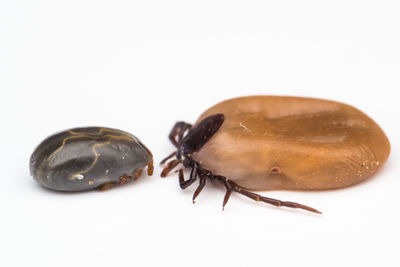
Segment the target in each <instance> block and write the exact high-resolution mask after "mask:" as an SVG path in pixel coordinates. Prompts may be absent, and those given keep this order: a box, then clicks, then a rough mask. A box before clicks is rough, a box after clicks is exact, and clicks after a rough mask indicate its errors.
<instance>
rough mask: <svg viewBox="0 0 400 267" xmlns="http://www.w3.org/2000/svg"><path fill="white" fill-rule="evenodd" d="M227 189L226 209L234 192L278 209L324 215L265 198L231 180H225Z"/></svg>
mask: <svg viewBox="0 0 400 267" xmlns="http://www.w3.org/2000/svg"><path fill="white" fill-rule="evenodd" d="M223 183H224V185H225V188H226V195H225V198H224V203H223V207H225V205H226V203H227V202H228V199H229V197H230V194H231V192H232V191H234V192H237V193H239V194H242V195H244V196H246V197H248V198H251V199H253V200H255V201H262V202H265V203H268V204H271V205H274V206H277V207H288V208H298V209H303V210H307V211H311V212H315V213H322V212H320V211H318V210H316V209H313V208H311V207H308V206H305V205H302V204H299V203H296V202H290V201H281V200H278V199H273V198H269V197H263V196H261V195H258V194H256V193H253V192H250V191H248V190H246V189H244V188H243V187H241V186H239V185H237V184H236V183H234V182H232V181H229V180H225V181H224V182H223Z"/></svg>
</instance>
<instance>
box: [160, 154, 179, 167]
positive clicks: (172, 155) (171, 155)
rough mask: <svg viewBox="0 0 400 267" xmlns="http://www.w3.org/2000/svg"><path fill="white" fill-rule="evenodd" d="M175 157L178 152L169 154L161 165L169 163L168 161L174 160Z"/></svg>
mask: <svg viewBox="0 0 400 267" xmlns="http://www.w3.org/2000/svg"><path fill="white" fill-rule="evenodd" d="M175 155H176V151H175V152H172V153H171V154H169V155H168V156H167V157H166V158H165V159H163V160H162V161H161V162H160V165H163V164H164V163H165V162H167V160H169V159H171V158H173V157H174V156H175Z"/></svg>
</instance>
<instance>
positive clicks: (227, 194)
mask: <svg viewBox="0 0 400 267" xmlns="http://www.w3.org/2000/svg"><path fill="white" fill-rule="evenodd" d="M224 186H225V188H226V193H225V197H224V202H223V203H222V210H224V209H225V205H226V203H228V200H229V198H230V196H231V193H232V185H231V184H230V183H227V182H226V181H224Z"/></svg>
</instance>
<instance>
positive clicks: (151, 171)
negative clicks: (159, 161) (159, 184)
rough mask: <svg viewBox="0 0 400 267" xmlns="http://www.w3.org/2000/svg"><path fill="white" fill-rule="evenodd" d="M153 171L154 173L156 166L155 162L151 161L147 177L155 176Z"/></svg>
mask: <svg viewBox="0 0 400 267" xmlns="http://www.w3.org/2000/svg"><path fill="white" fill-rule="evenodd" d="M153 171H154V165H153V160H151V161H150V162H149V164H147V175H149V176H151V175H153Z"/></svg>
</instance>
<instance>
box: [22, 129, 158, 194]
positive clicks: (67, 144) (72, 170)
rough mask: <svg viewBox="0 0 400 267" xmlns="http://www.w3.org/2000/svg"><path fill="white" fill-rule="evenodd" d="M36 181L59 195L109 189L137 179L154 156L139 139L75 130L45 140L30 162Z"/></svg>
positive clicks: (102, 131)
mask: <svg viewBox="0 0 400 267" xmlns="http://www.w3.org/2000/svg"><path fill="white" fill-rule="evenodd" d="M29 166H30V171H31V175H32V176H33V178H34V179H35V180H36V181H37V182H38V183H40V184H41V185H42V186H44V187H46V188H49V189H53V190H58V191H84V190H91V189H96V188H99V189H103V190H104V189H108V188H110V187H111V186H113V185H117V184H123V183H125V182H128V181H129V180H132V179H137V178H138V177H139V176H140V174H141V173H142V171H143V169H144V168H145V167H146V166H147V172H148V174H149V175H152V173H153V156H152V154H151V152H150V150H148V149H147V148H146V147H145V146H144V145H143V144H142V143H141V142H140V141H139V139H137V138H136V137H135V136H133V135H131V134H129V133H127V132H124V131H120V130H116V129H110V128H104V127H86V128H75V129H71V130H67V131H63V132H60V133H57V134H55V135H52V136H50V137H48V138H47V139H45V140H44V141H43V142H42V143H41V144H40V145H39V146H38V147H37V148H36V149H35V151H34V152H33V154H32V156H31V158H30V164H29Z"/></svg>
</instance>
